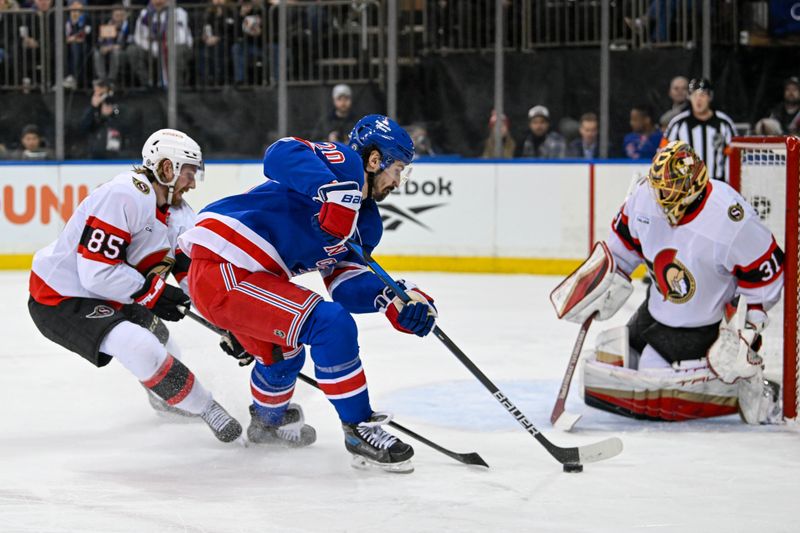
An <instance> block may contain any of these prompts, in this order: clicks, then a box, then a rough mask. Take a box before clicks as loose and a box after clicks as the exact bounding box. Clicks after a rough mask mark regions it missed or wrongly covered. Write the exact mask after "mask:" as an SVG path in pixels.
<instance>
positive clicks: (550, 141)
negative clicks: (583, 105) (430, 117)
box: [483, 76, 800, 179]
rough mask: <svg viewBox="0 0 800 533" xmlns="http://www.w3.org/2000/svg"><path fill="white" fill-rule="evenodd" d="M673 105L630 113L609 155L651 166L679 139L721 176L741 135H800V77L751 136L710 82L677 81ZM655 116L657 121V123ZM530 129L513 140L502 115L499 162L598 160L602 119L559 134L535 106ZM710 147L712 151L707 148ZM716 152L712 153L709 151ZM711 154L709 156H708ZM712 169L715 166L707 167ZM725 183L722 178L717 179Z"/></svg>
mask: <svg viewBox="0 0 800 533" xmlns="http://www.w3.org/2000/svg"><path fill="white" fill-rule="evenodd" d="M669 98H670V100H671V102H672V106H671V107H670V108H669V109H667V110H665V111H664V112H662V113H661V114H659V115H656V114H655V113H654V111H653V109H652V107H651V106H650V105H648V104H643V103H642V104H636V105H633V106H632V107H631V109H630V132H629V133H628V134H626V135H625V137H624V139H623V141H622V146H621V147H610V150H609V152H610V153H611V154H614V155H616V154H619V157H622V158H626V159H634V160H636V159H641V160H644V161H649V160H650V159H652V158H653V156H654V155H655V153H656V151H657V150H658V148H659V147H660V146H662V145H663V144H665V142H666V141H667V140H675V139H680V140H683V141H686V142H688V143H689V144H692V145H694V144H697V146H696V147H695V149H696V150H697V152H698V153H699V154H703V155H705V158H707V159H712V158H718V159H719V161H718V162H717V165H716V171H717V172H720V173H722V172H723V170H722V169H723V168H724V160H725V153H726V150H725V149H726V147H727V146H728V144H730V141H731V138H732V137H733V136H735V135H737V134H753V135H795V134H797V133H798V131H800V78H797V77H795V76H792V77H790V78H788V79H786V80H785V81H784V85H783V100H782V101H781V102H780V103H779V104H777V105H776V106H775V108H774V109H773V110H772V112H771V113H770V115H769V116H768V117H765V118H763V119H761V120H759V121H758V122H757V123H756V125H755V127H754V128H753V130H752V131H738V130H737V128H736V125H735V124H734V123H733V121H732V120H731V118H730V117H729V116H728V115H727V114H725V113H724V112H723V111H722V110H720V109H717V107H716V106H714V104H713V99H714V90H713V86H712V84H711V81H710V80H707V79H693V80H692V81H691V82H690V81H689V80H688V79H687V78H686V77H684V76H676V77H675V78H673V79H672V81H671V82H670V86H669ZM656 117H660V118H658V120H656ZM527 118H528V128H527V130H526V131H525V133H524V134H523V135H522V137H520V138H518V139H515V138H514V137H513V135H512V133H511V127H510V120H509V118H508V117H507V116H505V115H503V116H502V127H501V132H502V134H501V135H502V140H503V149H502V151H501V155H500V158H503V159H510V158H528V159H597V158H598V157H599V154H598V130H599V120H598V117H597V114H595V113H593V112H588V113H584V114H583V115H581V117H580V120H579V121H578V126H577V128H576V127H575V121H574V120H573V119H571V118H570V117H564V118H562V120H561V121H560V122H559V128H558V130H560V131H557V130H556V129H554V128H553V126H552V123H553V122H552V118H551V116H550V111H549V110H548V108H547V107H546V106H544V105H542V104H536V105H534V106H533V107H531V108H530V110H528V117H527ZM496 121H497V114H496V113H495V112H494V111H492V113H491V115H490V117H489V124H488V129H487V137H486V142H485V144H484V150H483V157H484V158H495V157H496V151H495V137H494V129H495V123H496ZM708 147H713V150H712V149H709V148H708ZM709 150H711V151H713V154H712V153H711V152H710V151H709ZM707 152H708V153H707ZM709 166H710V168H711V169H714V168H715V165H714V163H713V162H712V163H709ZM715 177H716V178H718V179H722V178H723V176H722V174H719V175H716V176H715Z"/></svg>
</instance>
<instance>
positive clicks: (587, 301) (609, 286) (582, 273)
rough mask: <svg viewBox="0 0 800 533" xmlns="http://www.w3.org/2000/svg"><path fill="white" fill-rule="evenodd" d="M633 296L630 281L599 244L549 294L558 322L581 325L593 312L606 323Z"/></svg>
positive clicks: (602, 244) (602, 243) (606, 247)
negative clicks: (563, 321)
mask: <svg viewBox="0 0 800 533" xmlns="http://www.w3.org/2000/svg"><path fill="white" fill-rule="evenodd" d="M632 292H633V285H631V280H630V278H629V277H628V276H627V275H625V274H624V273H623V272H621V271H619V270H617V266H616V262H615V261H614V256H613V255H611V252H610V251H609V250H608V246H606V243H604V242H603V241H600V242H598V243H597V244H595V245H594V248H592V253H591V254H590V255H589V258H588V259H586V261H584V262H583V264H582V265H581V266H579V267H578V269H577V270H576V271H575V272H573V273H572V274H570V275H569V277H567V279H565V280H564V281H562V282H561V283H560V284H559V285H558V287H556V288H555V289H554V290H553V292H551V293H550V302H552V304H553V307H554V308H555V310H556V314H557V315H558V318H563V319H565V320H569V321H570V322H577V323H579V324H581V323H583V322H584V321H585V320H586V319H587V318H589V317H590V316H591V315H592V314H593V313H595V312H597V313H598V315H597V317H595V318H596V320H606V319H607V318H610V317H612V316H613V315H614V313H616V312H617V311H619V309H620V307H622V305H623V304H624V303H625V301H626V300H627V299H628V297H630V295H631V293H632Z"/></svg>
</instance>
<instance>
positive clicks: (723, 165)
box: [664, 109, 736, 182]
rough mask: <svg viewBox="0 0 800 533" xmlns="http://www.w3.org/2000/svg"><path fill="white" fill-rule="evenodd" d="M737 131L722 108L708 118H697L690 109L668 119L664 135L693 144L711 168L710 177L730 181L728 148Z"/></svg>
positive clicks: (709, 168)
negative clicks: (726, 150)
mask: <svg viewBox="0 0 800 533" xmlns="http://www.w3.org/2000/svg"><path fill="white" fill-rule="evenodd" d="M735 134H736V127H735V126H734V125H733V120H731V117H729V116H728V115H726V114H725V113H723V112H722V111H713V115H711V118H709V119H708V120H698V119H697V118H695V116H694V115H693V114H692V110H691V109H688V110H686V111H684V112H682V113H678V114H677V115H675V117H674V118H673V119H672V120H671V121H670V122H669V126H667V131H666V133H664V137H665V138H666V139H667V140H668V141H676V140H678V141H683V142H686V143H688V144H689V145H691V147H692V148H694V151H695V152H697V155H699V156H700V157H701V158H702V159H703V161H704V162H705V164H706V167H707V168H708V176H709V177H711V178H714V179H718V180H724V181H726V182H727V181H728V164H727V163H728V156H727V155H726V154H725V148H726V147H727V146H728V145H729V144H730V143H731V138H732V137H733V136H734V135H735Z"/></svg>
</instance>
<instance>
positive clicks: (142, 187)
mask: <svg viewBox="0 0 800 533" xmlns="http://www.w3.org/2000/svg"><path fill="white" fill-rule="evenodd" d="M132 179H133V186H134V187H136V188H137V189H139V192H141V193H142V194H150V186H149V185H148V184H146V183H145V182H143V181H141V180H137V179H136V178H132Z"/></svg>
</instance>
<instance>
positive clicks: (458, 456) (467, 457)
mask: <svg viewBox="0 0 800 533" xmlns="http://www.w3.org/2000/svg"><path fill="white" fill-rule="evenodd" d="M183 310H184V314H185V315H186V316H188V317H189V318H191V319H192V320H194V321H195V322H198V323H199V324H202V325H203V326H205V327H206V328H208V329H210V330H211V331H213V332H214V333H217V334H218V335H227V334H228V332H227V331H225V330H224V329H222V328H219V327H217V326H215V325H214V324H212V323H211V322H209V321H208V320H206V319H205V318H203V317H202V316H200V315H198V314H197V313H195V312H193V311H192V310H191V309H187V308H185V307H184V308H183ZM297 377H298V378H300V381H302V382H304V383H307V384H308V385H311V386H312V387H314V388H315V389H317V390H321V389H320V388H319V384H318V383H317V382H316V381H315V380H314V379H312V378H310V377H308V376H306V375H305V374H303V373H300V374H299V375H298V376H297ZM389 425H390V426H391V427H393V428H395V429H396V430H398V431H402V432H403V433H405V434H406V435H408V436H409V437H411V438H413V439H416V440H418V441H419V442H421V443H422V444H425V445H427V446H429V447H431V448H433V449H434V450H436V451H437V452H440V453H443V454H444V455H446V456H448V457H451V458H453V459H455V460H456V461H458V462H460V463H464V464H465V465H474V466H484V467H486V468H489V465H488V464H486V461H484V460H483V458H482V457H481V456H480V455H478V454H477V453H475V452H469V453H458V452H454V451H451V450H448V449H447V448H444V447H443V446H439V445H438V444H436V443H435V442H433V441H431V440H428V439H426V438H425V437H423V436H422V435H420V434H419V433H416V432H414V431H412V430H410V429H408V428H407V427H405V426H401V425H400V424H398V423H397V422H395V421H394V420H390V421H389Z"/></svg>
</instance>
